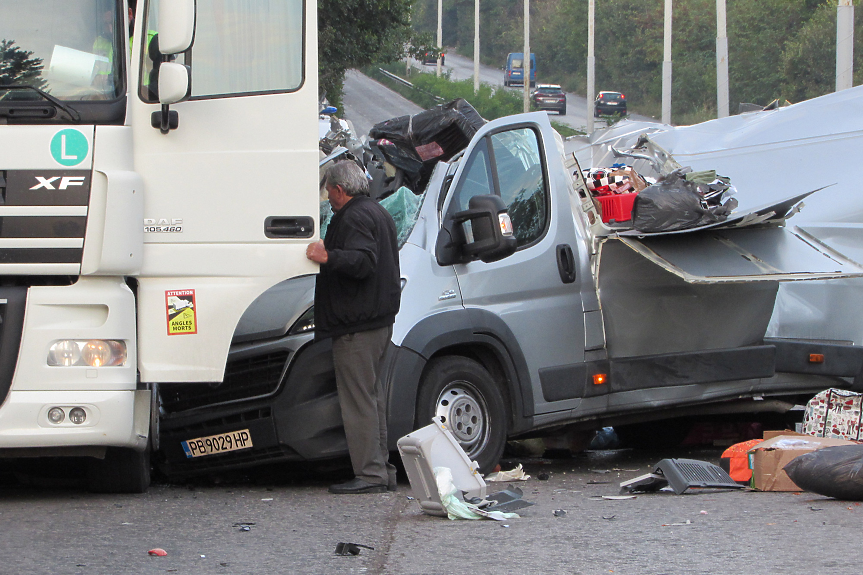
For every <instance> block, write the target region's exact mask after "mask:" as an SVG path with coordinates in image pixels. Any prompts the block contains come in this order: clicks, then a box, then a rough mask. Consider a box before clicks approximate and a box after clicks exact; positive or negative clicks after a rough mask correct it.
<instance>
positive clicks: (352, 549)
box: [336, 543, 375, 555]
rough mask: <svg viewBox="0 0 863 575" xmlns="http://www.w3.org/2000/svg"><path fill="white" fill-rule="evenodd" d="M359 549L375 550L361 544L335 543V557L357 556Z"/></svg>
mask: <svg viewBox="0 0 863 575" xmlns="http://www.w3.org/2000/svg"><path fill="white" fill-rule="evenodd" d="M360 547H362V548H363V549H371V550H372V551H374V550H375V548H374V547H370V546H368V545H363V544H362V543H336V555H359V554H360Z"/></svg>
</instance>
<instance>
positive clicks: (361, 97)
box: [342, 70, 423, 136]
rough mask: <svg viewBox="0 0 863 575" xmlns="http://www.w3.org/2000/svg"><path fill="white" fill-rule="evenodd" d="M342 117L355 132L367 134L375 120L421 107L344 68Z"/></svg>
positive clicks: (403, 113) (382, 119)
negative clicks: (348, 121)
mask: <svg viewBox="0 0 863 575" xmlns="http://www.w3.org/2000/svg"><path fill="white" fill-rule="evenodd" d="M342 101H343V102H344V108H345V109H344V118H345V119H347V120H350V121H351V122H352V123H353V124H354V129H355V130H356V133H357V134H358V135H360V136H363V135H366V136H367V135H368V133H369V130H371V129H372V126H374V125H375V124H377V123H378V122H383V121H384V120H389V119H390V118H396V117H398V116H405V115H409V114H416V113H418V112H422V111H423V108H421V107H420V106H417V105H416V104H414V103H413V102H411V101H410V100H408V99H406V98H404V97H402V96H401V95H399V94H397V93H395V92H393V91H392V90H390V89H389V88H387V87H386V86H384V85H383V84H381V83H380V82H377V81H375V80H372V79H371V78H369V77H368V76H366V75H365V74H362V73H360V72H357V71H356V70H348V72H347V73H346V74H345V85H344V97H343V98H342Z"/></svg>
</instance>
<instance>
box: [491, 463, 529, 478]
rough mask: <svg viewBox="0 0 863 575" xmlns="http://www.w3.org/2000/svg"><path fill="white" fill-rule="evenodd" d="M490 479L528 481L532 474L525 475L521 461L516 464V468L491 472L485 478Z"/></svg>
mask: <svg viewBox="0 0 863 575" xmlns="http://www.w3.org/2000/svg"><path fill="white" fill-rule="evenodd" d="M484 479H485V480H486V481H487V482H488V481H527V480H528V479H530V475H525V473H524V469H522V468H521V463H519V464H518V465H516V466H515V469H510V470H509V471H498V472H497V473H489V474H488V475H486V476H485V478H484Z"/></svg>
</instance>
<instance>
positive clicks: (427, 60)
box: [423, 52, 445, 66]
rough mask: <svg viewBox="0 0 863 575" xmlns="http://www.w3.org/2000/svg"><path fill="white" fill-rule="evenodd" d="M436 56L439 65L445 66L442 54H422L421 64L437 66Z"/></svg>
mask: <svg viewBox="0 0 863 575" xmlns="http://www.w3.org/2000/svg"><path fill="white" fill-rule="evenodd" d="M438 56H440V65H441V66H443V65H444V64H445V63H444V53H443V52H426V53H425V54H423V64H437V59H438Z"/></svg>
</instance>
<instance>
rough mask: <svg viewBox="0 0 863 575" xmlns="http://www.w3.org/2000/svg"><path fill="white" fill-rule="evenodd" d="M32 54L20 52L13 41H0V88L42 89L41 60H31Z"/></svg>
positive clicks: (43, 85) (43, 83)
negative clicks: (17, 85) (23, 86)
mask: <svg viewBox="0 0 863 575" xmlns="http://www.w3.org/2000/svg"><path fill="white" fill-rule="evenodd" d="M31 56H33V52H29V51H27V50H22V49H21V48H20V47H18V46H16V45H15V40H0V86H3V85H10V84H25V85H27V86H33V87H35V88H44V87H45V84H46V82H45V80H43V79H42V68H43V64H42V58H31Z"/></svg>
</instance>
